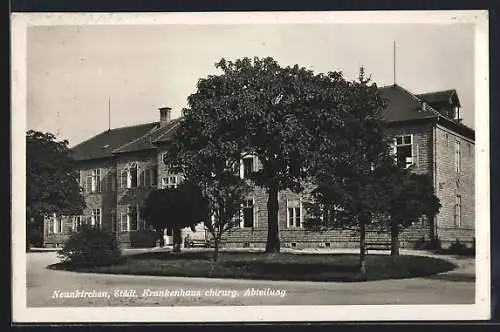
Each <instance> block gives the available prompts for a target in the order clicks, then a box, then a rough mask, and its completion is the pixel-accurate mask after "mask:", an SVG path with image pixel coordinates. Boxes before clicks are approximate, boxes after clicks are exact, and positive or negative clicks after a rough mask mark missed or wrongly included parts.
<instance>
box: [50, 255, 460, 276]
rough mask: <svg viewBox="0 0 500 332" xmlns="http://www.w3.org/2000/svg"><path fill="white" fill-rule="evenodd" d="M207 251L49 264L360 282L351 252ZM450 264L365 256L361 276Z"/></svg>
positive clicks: (424, 271) (437, 269)
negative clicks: (216, 257)
mask: <svg viewBox="0 0 500 332" xmlns="http://www.w3.org/2000/svg"><path fill="white" fill-rule="evenodd" d="M211 254H212V253H211V251H195V252H193V251H184V252H183V253H181V254H174V253H171V252H148V253H143V254H136V255H132V256H128V257H127V259H126V261H125V262H124V263H123V264H119V265H112V266H104V267H94V268H75V267H72V266H70V265H68V264H62V263H59V264H54V265H52V266H50V268H52V269H64V270H72V271H78V272H93V273H110V274H129V275H152V276H180V277H208V278H235V279H265V280H296V281H342V282H350V281H360V280H361V279H360V275H359V269H358V261H359V255H357V254H293V253H278V254H264V253H248V252H221V253H220V256H219V261H218V262H217V263H215V264H214V263H213V262H212V261H211ZM454 268H456V265H454V264H452V263H450V262H448V261H445V260H441V259H437V258H431V257H424V256H397V257H391V256H389V255H368V256H367V279H366V280H383V279H402V278H411V277H418V276H428V275H433V274H437V273H441V272H446V271H449V270H452V269H454Z"/></svg>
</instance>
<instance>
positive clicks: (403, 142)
mask: <svg viewBox="0 0 500 332" xmlns="http://www.w3.org/2000/svg"><path fill="white" fill-rule="evenodd" d="M394 143H395V144H394V145H395V153H396V163H397V165H398V166H399V167H404V168H408V167H410V166H411V165H412V164H413V136H412V135H401V136H396V137H395V138H394Z"/></svg>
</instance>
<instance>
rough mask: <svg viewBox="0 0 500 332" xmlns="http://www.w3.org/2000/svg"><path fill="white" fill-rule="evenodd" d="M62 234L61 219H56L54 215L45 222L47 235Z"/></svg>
mask: <svg viewBox="0 0 500 332" xmlns="http://www.w3.org/2000/svg"><path fill="white" fill-rule="evenodd" d="M62 232H63V220H62V218H61V217H57V215H56V214H55V213H54V214H53V215H52V216H51V217H49V218H48V220H47V233H48V234H56V233H62Z"/></svg>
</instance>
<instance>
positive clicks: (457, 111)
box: [452, 106, 460, 120]
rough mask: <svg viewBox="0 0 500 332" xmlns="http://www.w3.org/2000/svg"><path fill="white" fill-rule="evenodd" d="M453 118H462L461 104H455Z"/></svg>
mask: <svg viewBox="0 0 500 332" xmlns="http://www.w3.org/2000/svg"><path fill="white" fill-rule="evenodd" d="M452 115H453V119H455V120H460V107H459V106H454V107H453V114H452Z"/></svg>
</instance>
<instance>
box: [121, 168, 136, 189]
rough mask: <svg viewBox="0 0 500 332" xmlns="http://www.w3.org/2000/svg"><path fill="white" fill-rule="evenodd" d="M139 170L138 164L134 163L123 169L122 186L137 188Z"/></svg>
mask: <svg viewBox="0 0 500 332" xmlns="http://www.w3.org/2000/svg"><path fill="white" fill-rule="evenodd" d="M138 172H139V170H138V167H137V164H135V163H133V164H131V165H129V166H128V167H127V168H124V169H122V170H121V173H120V187H121V188H136V187H137V184H138V178H139V174H138Z"/></svg>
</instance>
